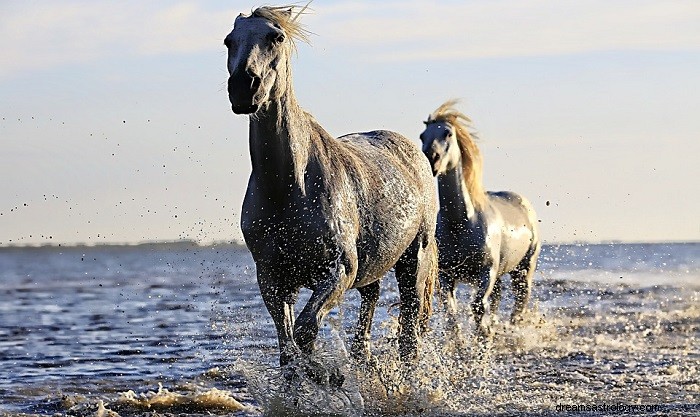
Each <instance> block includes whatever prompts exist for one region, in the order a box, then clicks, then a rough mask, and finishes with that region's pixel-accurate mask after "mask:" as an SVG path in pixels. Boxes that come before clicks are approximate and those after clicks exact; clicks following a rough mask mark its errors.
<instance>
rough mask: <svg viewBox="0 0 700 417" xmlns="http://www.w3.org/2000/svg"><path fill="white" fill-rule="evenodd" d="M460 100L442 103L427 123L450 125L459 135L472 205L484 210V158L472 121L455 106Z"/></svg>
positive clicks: (465, 179) (464, 174)
mask: <svg viewBox="0 0 700 417" xmlns="http://www.w3.org/2000/svg"><path fill="white" fill-rule="evenodd" d="M458 102H459V100H456V99H452V100H447V101H446V102H444V103H442V104H441V105H440V107H438V108H437V109H436V110H435V111H434V112H433V113H432V114H430V116H428V120H427V121H426V122H425V123H426V124H427V123H435V122H444V123H449V124H450V125H452V127H453V128H454V130H455V134H456V135H457V144H458V145H459V151H460V154H461V156H462V175H463V176H464V182H465V183H466V185H467V190H468V191H469V196H470V197H471V200H472V204H474V207H475V208H476V209H477V210H478V209H482V208H483V206H484V204H485V203H486V191H484V185H483V183H482V174H483V166H482V158H481V151H479V148H478V147H477V146H476V142H475V134H473V133H472V132H470V130H471V128H472V120H471V119H470V118H469V117H468V116H467V115H465V114H464V113H462V112H460V111H458V110H457V109H455V107H454V106H455V104H457V103H458Z"/></svg>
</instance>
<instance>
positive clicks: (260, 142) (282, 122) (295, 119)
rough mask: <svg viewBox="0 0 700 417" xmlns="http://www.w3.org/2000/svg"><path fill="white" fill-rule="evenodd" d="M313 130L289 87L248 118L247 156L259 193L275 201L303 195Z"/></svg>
mask: <svg viewBox="0 0 700 417" xmlns="http://www.w3.org/2000/svg"><path fill="white" fill-rule="evenodd" d="M311 132H312V129H311V125H310V122H309V118H308V116H307V115H306V113H305V112H304V111H303V110H302V109H301V108H300V107H299V105H298V104H297V102H296V99H295V98H294V92H293V91H292V89H291V85H290V86H289V88H288V89H287V91H286V92H285V93H284V94H281V98H278V99H273V100H272V102H271V103H270V104H269V106H268V107H267V108H266V109H263V110H261V111H259V112H258V113H257V114H256V115H255V116H252V117H251V118H250V154H251V163H252V166H253V176H255V178H256V180H257V181H256V183H257V185H258V188H259V191H262V192H265V193H267V194H268V196H267V197H268V198H273V199H275V200H279V199H285V198H287V197H290V196H291V194H292V193H293V192H294V191H301V193H302V194H303V193H305V187H304V172H305V170H306V165H307V164H308V159H309V151H310V146H311V139H310V135H311Z"/></svg>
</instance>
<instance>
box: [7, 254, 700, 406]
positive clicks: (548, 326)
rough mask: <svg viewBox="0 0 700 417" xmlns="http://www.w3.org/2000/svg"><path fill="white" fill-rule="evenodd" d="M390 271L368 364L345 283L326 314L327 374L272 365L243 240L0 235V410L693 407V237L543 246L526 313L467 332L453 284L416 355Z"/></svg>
mask: <svg viewBox="0 0 700 417" xmlns="http://www.w3.org/2000/svg"><path fill="white" fill-rule="evenodd" d="M383 282H384V284H383V292H382V299H381V301H380V306H379V308H378V311H377V315H376V317H375V322H374V326H373V346H372V349H373V352H374V354H375V356H376V357H377V359H378V363H379V365H378V367H377V368H366V367H364V366H361V365H359V364H357V363H355V362H353V361H352V360H350V359H348V355H347V352H346V345H347V344H348V343H347V342H348V340H349V339H350V337H351V334H352V324H353V323H354V321H355V317H356V314H357V308H358V306H359V297H358V295H357V294H356V292H355V291H351V292H349V293H348V295H347V297H346V300H345V302H344V303H343V305H342V306H341V308H339V309H337V310H335V311H333V312H332V313H331V315H329V317H328V318H327V319H326V321H325V325H324V327H323V329H322V331H321V333H320V337H319V341H318V344H317V351H318V355H317V358H316V360H317V361H319V362H321V363H325V364H328V365H329V366H330V365H333V366H338V367H340V368H341V369H342V371H343V374H344V375H345V376H346V380H345V383H344V384H343V386H342V387H341V388H332V387H328V386H319V385H317V384H315V383H313V382H311V381H309V380H307V379H306V378H304V377H303V376H302V377H300V378H297V379H294V380H291V381H288V380H287V379H285V378H284V377H282V375H281V373H280V370H279V369H278V366H277V365H276V364H277V358H278V357H277V347H276V335H275V331H274V327H273V325H272V322H271V320H270V319H269V316H268V315H267V312H266V310H265V308H264V305H263V303H262V300H261V298H260V296H259V294H258V289H257V284H256V282H255V268H254V264H253V262H252V260H251V258H250V256H249V255H248V253H247V252H246V251H245V250H244V249H241V248H238V247H236V246H229V245H220V246H211V247H197V246H194V245H190V244H178V245H142V246H134V247H77V248H26V249H13V248H4V249H0V283H1V286H0V414H9V415H20V414H32V415H55V414H60V415H75V416H116V415H117V414H118V415H121V416H127V415H146V414H148V413H153V412H157V413H159V414H185V415H188V414H189V415H196V414H199V415H231V414H234V415H241V416H254V415H261V414H267V415H305V414H306V415H330V414H335V415H348V416H353V415H357V416H359V415H369V416H372V415H431V416H434V415H448V416H452V415H454V416H457V415H459V416H464V415H484V416H486V415H521V414H530V415H620V414H622V415H625V414H624V413H623V412H621V411H624V412H626V413H627V414H626V415H638V414H647V415H649V414H651V415H659V416H661V415H688V416H689V415H698V414H700V405H698V403H699V402H700V303H699V301H700V243H687V244H634V245H632V244H609V245H564V246H548V247H545V248H544V250H543V253H542V256H541V262H540V267H539V269H538V274H537V276H536V283H535V289H534V294H533V300H532V302H531V310H532V311H531V313H530V314H529V316H528V317H527V318H526V320H525V323H523V324H522V325H520V326H518V327H512V326H510V325H509V324H507V323H505V320H502V321H501V322H499V323H496V324H495V325H494V330H495V335H494V341H493V343H492V344H491V345H490V346H487V347H485V348H482V347H480V346H475V345H474V344H473V343H472V338H471V323H472V322H471V320H470V317H469V316H468V314H467V313H466V311H468V308H466V301H467V300H468V297H469V295H470V290H469V289H468V288H467V287H466V286H462V287H460V294H459V297H460V300H461V307H462V309H463V311H465V314H464V315H463V317H462V326H463V332H462V337H459V338H455V337H454V336H453V334H452V332H451V331H450V329H446V328H445V326H444V323H443V321H442V319H441V315H440V314H439V312H437V313H436V314H435V315H434V317H433V319H432V323H431V324H432V325H431V331H430V333H429V334H428V335H427V337H425V338H424V340H423V342H422V346H421V352H422V355H421V358H420V360H419V362H418V363H417V364H414V365H413V366H412V367H410V368H408V367H406V366H405V365H403V364H401V363H400V362H398V361H397V360H396V358H397V356H398V354H397V351H396V338H395V336H396V316H397V315H398V311H397V309H396V308H395V307H391V306H392V305H394V304H395V303H396V302H397V301H398V296H397V292H396V289H395V282H394V280H393V277H387V278H385V280H384V281H383ZM510 294H511V293H510V290H509V289H508V288H507V287H506V291H505V296H504V300H503V303H502V305H501V309H500V316H501V317H507V314H509V311H510V306H511V304H512V299H511V298H510ZM303 295H304V294H303ZM306 295H307V296H308V294H306ZM574 405H582V406H585V407H589V409H588V411H586V409H584V410H583V411H581V410H578V411H577V410H574V409H571V408H568V409H564V408H563V406H569V407H571V406H574ZM630 406H639V407H637V408H635V409H631V407H630ZM648 406H653V407H651V408H643V407H648ZM592 407H599V408H598V409H597V410H595V411H591V408H592ZM604 407H608V408H604ZM613 407H618V408H613ZM620 407H623V408H620ZM624 407H627V408H624ZM149 415H152V414H149Z"/></svg>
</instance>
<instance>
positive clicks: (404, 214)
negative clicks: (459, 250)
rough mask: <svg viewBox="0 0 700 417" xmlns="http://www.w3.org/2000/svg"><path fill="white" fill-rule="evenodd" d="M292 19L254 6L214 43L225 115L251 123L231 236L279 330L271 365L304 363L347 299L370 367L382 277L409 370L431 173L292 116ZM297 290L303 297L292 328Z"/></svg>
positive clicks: (301, 34) (379, 139) (424, 313)
mask: <svg viewBox="0 0 700 417" xmlns="http://www.w3.org/2000/svg"><path fill="white" fill-rule="evenodd" d="M291 12H292V9H291V8H290V7H260V8H258V9H255V10H254V11H253V12H252V14H250V15H248V16H245V15H243V14H241V15H240V16H239V17H238V18H237V19H236V22H235V24H234V27H233V30H232V31H231V33H230V34H228V36H226V39H225V40H224V44H225V45H226V47H227V48H228V71H229V74H230V77H229V79H228V93H229V100H230V102H231V107H232V109H233V112H234V113H236V114H248V115H250V135H249V141H250V156H251V161H252V167H253V171H252V173H251V175H250V179H249V180H248V190H247V191H246V195H245V199H244V201H243V210H242V214H241V228H242V230H243V235H244V237H245V241H246V245H247V246H248V248H249V249H250V251H251V253H252V255H253V259H254V260H255V264H256V267H257V278H258V284H259V287H260V293H261V294H262V297H263V300H264V301H265V305H266V307H267V310H268V311H269V313H270V315H271V316H272V319H273V321H274V323H275V327H276V328H277V337H278V341H279V348H280V364H281V365H283V366H284V365H287V364H290V363H291V362H292V361H293V360H294V359H296V358H298V357H300V356H303V357H305V358H307V359H308V354H309V353H310V352H311V351H312V349H313V345H314V341H315V339H316V336H317V333H318V330H319V326H320V323H321V320H322V319H323V317H324V316H325V315H326V313H328V311H329V310H330V309H331V308H333V307H334V306H336V305H337V304H338V303H339V302H340V301H341V300H342V297H343V294H344V293H345V291H346V290H348V289H350V288H356V289H357V290H358V291H359V292H360V294H361V296H362V304H361V306H360V314H359V320H358V326H357V332H356V334H355V339H354V341H353V344H352V349H351V351H352V353H353V355H354V356H355V357H357V358H365V359H368V357H369V356H370V350H369V340H370V327H371V322H372V316H373V314H374V309H375V306H376V304H377V300H378V299H379V280H380V279H381V278H382V276H384V274H385V273H386V272H387V271H388V270H389V269H390V268H392V267H395V271H396V278H397V281H398V287H399V295H400V297H401V313H400V324H401V331H400V334H399V352H400V354H401V357H402V358H403V359H404V360H409V359H412V358H413V357H415V355H416V354H417V336H418V334H419V331H420V330H421V328H424V327H425V325H426V322H427V320H428V316H429V314H430V310H431V299H432V292H433V284H434V282H435V280H436V279H437V245H436V243H435V217H436V216H437V201H435V192H436V190H435V184H434V180H433V178H432V175H431V172H430V166H429V165H428V162H427V161H426V160H425V157H424V156H423V155H422V154H421V152H420V149H418V148H417V147H416V146H415V145H414V144H413V143H412V142H411V141H410V140H408V139H406V138H405V137H403V136H401V135H399V134H397V133H393V132H388V131H374V132H367V133H356V134H352V135H347V136H343V137H341V138H338V139H335V138H333V137H332V136H331V135H329V134H328V133H327V132H326V131H325V130H324V129H323V128H322V127H321V126H320V125H319V124H318V123H317V122H316V121H315V120H314V119H313V117H311V115H310V114H308V113H306V112H305V111H304V110H302V109H301V107H300V106H299V104H298V103H297V100H296V98H295V96H294V90H293V88H292V75H291V64H290V56H291V54H292V52H293V50H294V39H295V38H296V39H301V40H304V39H305V36H306V33H305V31H304V30H303V28H302V27H301V26H300V25H299V23H298V21H297V19H296V17H298V15H297V16H296V17H292V13H291ZM302 287H303V288H309V289H311V290H312V295H311V297H310V299H309V301H308V302H307V304H306V305H305V306H304V308H303V310H302V311H301V313H300V314H299V316H298V317H297V318H296V319H295V317H294V304H295V302H296V300H297V295H298V292H299V289H300V288H302ZM306 372H307V373H308V374H309V375H310V376H312V377H313V378H314V379H315V380H317V381H326V382H331V383H333V384H336V385H337V384H341V383H342V381H343V377H342V376H341V375H339V373H338V372H337V370H333V371H331V372H330V373H329V372H326V371H325V370H323V369H322V367H321V366H318V364H313V363H312V364H311V365H309V367H307V369H306ZM289 375H293V374H289Z"/></svg>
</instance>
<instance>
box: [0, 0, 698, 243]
mask: <svg viewBox="0 0 700 417" xmlns="http://www.w3.org/2000/svg"><path fill="white" fill-rule="evenodd" d="M374 3H375V2H369V1H368V2H357V1H318V0H317V1H315V2H314V3H313V5H312V7H313V9H314V11H313V14H310V15H307V16H305V17H304V18H303V21H304V23H305V24H306V26H307V28H308V29H309V30H311V31H312V32H314V33H315V35H314V36H313V37H312V45H311V46H308V45H301V46H300V48H299V53H298V55H297V56H296V57H295V62H294V71H295V72H294V80H295V90H296V93H297V96H298V98H299V101H300V102H301V104H302V106H303V107H304V108H305V109H307V110H308V111H310V112H311V113H313V114H314V115H315V116H316V118H317V119H318V120H319V122H320V123H321V124H322V125H323V126H325V127H326V129H327V130H328V131H329V132H331V133H332V134H334V135H336V136H338V135H341V134H345V133H349V132H353V131H362V130H371V129H378V128H384V129H391V130H395V131H398V132H400V133H403V134H404V135H406V136H408V137H410V138H412V139H414V140H416V142H417V137H418V134H419V133H420V131H421V130H422V126H423V125H422V120H424V119H425V117H426V116H427V114H428V113H430V112H431V111H432V110H433V109H434V108H435V107H437V106H438V105H439V104H440V103H441V102H442V101H444V100H445V99H447V98H452V97H460V98H462V99H463V102H462V105H461V108H462V110H463V111H464V112H465V113H467V114H469V115H470V116H471V117H472V119H473V120H474V123H475V128H476V129H477V130H478V132H479V134H480V136H481V142H480V146H481V148H482V150H483V152H484V159H485V162H484V169H485V172H484V180H485V185H486V187H487V189H490V190H505V189H508V190H514V191H518V192H521V193H522V194H524V195H525V196H527V197H528V198H529V199H530V200H531V201H532V202H533V204H534V206H535V208H536V210H537V211H538V214H539V218H540V219H541V220H542V223H541V228H542V234H543V236H544V239H545V240H546V241H547V242H550V243H553V242H569V241H601V240H613V239H615V240H626V241H661V240H700V216H698V213H699V212H700V197H699V195H700V187H699V183H700V180H699V178H700V168H699V166H700V165H699V163H698V158H699V157H700V116H698V114H700V2H696V1H694V0H688V1H638V0H631V1H614V0H613V1H610V0H608V1H600V0H592V1H563V0H538V1H535V0H532V1H529V0H528V1H514V0H497V1H493V0H477V1H459V2H458V1H401V2H399V1H396V2H394V1H387V2H381V5H376V4H374ZM257 5H259V4H257V3H247V2H240V1H233V2H220V1H199V2H195V1H152V2H141V1H120V2H107V1H63V0H52V1H32V2H19V1H17V2H8V1H3V2H0V51H2V55H3V58H2V63H0V117H1V119H0V177H1V178H3V181H1V182H0V245H2V246H6V245H9V244H42V243H54V244H57V243H75V242H86V243H99V242H102V243H107V242H139V241H147V240H173V239H178V238H191V239H198V240H201V241H203V242H208V241H212V240H231V239H238V238H240V232H239V230H238V222H239V211H240V206H241V201H242V198H243V193H244V189H245V184H246V181H247V177H248V173H249V172H250V163H249V157H248V131H247V117H244V116H235V115H233V114H232V113H231V111H230V107H229V103H228V99H227V95H226V91H225V81H226V78H227V73H226V69H225V52H224V47H223V46H222V43H221V41H222V39H223V37H224V36H225V35H226V34H227V33H228V31H229V30H230V28H231V24H232V22H233V19H234V18H235V16H236V15H237V14H238V13H239V12H248V11H250V9H251V8H252V7H254V6H257ZM547 201H549V202H550V205H549V206H547V204H546V203H547Z"/></svg>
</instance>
